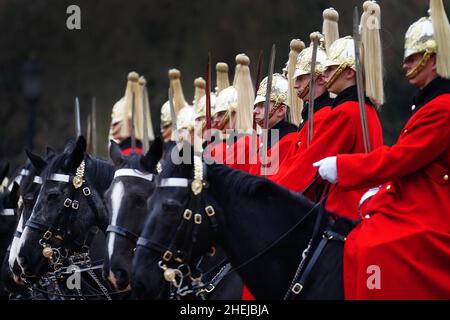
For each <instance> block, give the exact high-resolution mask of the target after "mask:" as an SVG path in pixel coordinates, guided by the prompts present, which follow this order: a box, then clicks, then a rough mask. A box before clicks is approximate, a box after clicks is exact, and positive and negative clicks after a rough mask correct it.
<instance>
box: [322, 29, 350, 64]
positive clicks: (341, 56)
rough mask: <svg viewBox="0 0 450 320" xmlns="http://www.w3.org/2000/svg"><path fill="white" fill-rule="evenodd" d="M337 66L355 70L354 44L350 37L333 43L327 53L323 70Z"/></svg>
mask: <svg viewBox="0 0 450 320" xmlns="http://www.w3.org/2000/svg"><path fill="white" fill-rule="evenodd" d="M331 66H338V67H339V68H342V69H345V68H352V69H354V70H355V44H354V42H353V38H352V37H351V36H346V37H343V38H339V39H337V40H336V41H334V42H333V44H332V45H331V46H330V49H329V51H328V52H327V61H326V63H325V68H328V67H331Z"/></svg>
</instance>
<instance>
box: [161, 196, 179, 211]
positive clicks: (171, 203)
mask: <svg viewBox="0 0 450 320" xmlns="http://www.w3.org/2000/svg"><path fill="white" fill-rule="evenodd" d="M180 207H181V203H180V202H179V201H177V200H175V199H167V200H166V201H164V202H163V204H162V208H163V210H164V211H177V210H178V209H179V208H180Z"/></svg>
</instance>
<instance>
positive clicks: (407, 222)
mask: <svg viewBox="0 0 450 320" xmlns="http://www.w3.org/2000/svg"><path fill="white" fill-rule="evenodd" d="M449 39H450V25H449V22H448V19H447V17H446V15H445V11H444V7H443V4H442V0H432V1H431V18H430V17H426V18H421V19H420V20H418V21H416V22H415V23H413V24H412V25H411V26H410V27H409V29H408V31H407V32H406V36H405V55H404V64H403V68H404V70H405V72H406V78H407V79H408V81H409V82H410V83H411V84H412V85H414V86H416V87H418V88H419V89H420V91H419V93H418V95H417V96H416V98H415V103H414V105H413V106H412V107H411V110H412V113H413V114H412V116H411V118H410V119H409V121H408V123H407V124H406V125H405V127H404V129H403V131H402V132H401V134H400V137H399V138H398V141H397V143H396V144H395V145H393V146H392V147H387V146H385V147H382V148H378V149H376V150H374V151H373V152H371V153H369V154H354V155H338V156H337V157H329V158H326V159H323V160H321V161H319V162H318V163H316V164H315V166H316V167H318V168H319V173H320V175H321V176H322V177H323V178H324V179H327V180H328V181H330V182H333V183H336V182H337V186H338V188H339V189H341V190H354V189H358V188H364V187H376V186H379V185H381V186H380V187H379V191H378V193H376V194H375V195H373V197H371V198H369V200H367V201H366V205H365V206H364V210H363V216H364V219H363V221H362V222H361V223H360V224H359V226H358V227H356V228H355V229H354V230H353V231H352V232H351V233H350V234H349V236H348V237H347V241H346V244H345V250H344V288H345V297H346V299H450V270H449V266H450V181H449V175H450V139H449V138H450V80H448V79H450V41H449ZM373 193H375V192H373ZM373 193H372V194H373Z"/></svg>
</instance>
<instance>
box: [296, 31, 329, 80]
mask: <svg viewBox="0 0 450 320" xmlns="http://www.w3.org/2000/svg"><path fill="white" fill-rule="evenodd" d="M321 40H322V41H320V45H319V46H318V47H317V56H316V74H322V73H323V72H324V71H325V69H326V67H325V66H326V64H327V53H326V52H325V48H324V47H323V45H324V41H323V36H322V37H321ZM312 51H313V46H312V43H311V44H310V46H309V47H308V48H306V49H303V50H302V51H301V52H300V54H299V55H298V58H297V64H296V65H295V72H294V75H293V78H294V79H296V78H297V77H299V76H302V75H305V74H310V73H311V60H312V53H313V52H312Z"/></svg>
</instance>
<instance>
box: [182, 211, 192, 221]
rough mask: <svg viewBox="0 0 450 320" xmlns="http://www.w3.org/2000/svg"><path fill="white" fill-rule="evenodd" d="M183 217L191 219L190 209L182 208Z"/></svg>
mask: <svg viewBox="0 0 450 320" xmlns="http://www.w3.org/2000/svg"><path fill="white" fill-rule="evenodd" d="M183 218H184V219H186V220H191V218H192V211H191V210H189V209H186V210H184V213H183Z"/></svg>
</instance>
